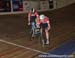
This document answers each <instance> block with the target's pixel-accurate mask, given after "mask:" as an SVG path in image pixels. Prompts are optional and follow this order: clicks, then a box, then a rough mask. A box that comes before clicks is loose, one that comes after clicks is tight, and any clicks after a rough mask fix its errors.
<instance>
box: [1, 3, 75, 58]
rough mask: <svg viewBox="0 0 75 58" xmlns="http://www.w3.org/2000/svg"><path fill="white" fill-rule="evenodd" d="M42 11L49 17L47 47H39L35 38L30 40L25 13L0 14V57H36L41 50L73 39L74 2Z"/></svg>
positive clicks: (74, 36)
mask: <svg viewBox="0 0 75 58" xmlns="http://www.w3.org/2000/svg"><path fill="white" fill-rule="evenodd" d="M44 13H45V14H46V15H47V16H49V17H50V18H51V19H50V20H51V31H50V46H49V47H48V48H43V47H41V46H40V45H39V43H38V41H37V40H36V39H33V40H32V41H31V40H30V35H29V32H28V31H29V29H28V26H27V14H19V15H1V16H0V58H38V54H40V53H41V52H48V51H51V50H53V49H55V48H56V47H58V46H60V45H61V44H62V43H64V42H66V41H67V40H70V39H73V40H75V4H72V5H69V6H67V7H64V8H61V9H57V10H54V11H48V12H44ZM10 42H12V43H15V44H18V45H21V46H23V48H21V47H17V46H16V45H14V44H10ZM25 47H28V48H32V49H35V50H38V51H41V52H38V51H34V50H31V49H26V48H25Z"/></svg>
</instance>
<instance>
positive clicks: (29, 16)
mask: <svg viewBox="0 0 75 58" xmlns="http://www.w3.org/2000/svg"><path fill="white" fill-rule="evenodd" d="M28 23H30V13H29V14H28Z"/></svg>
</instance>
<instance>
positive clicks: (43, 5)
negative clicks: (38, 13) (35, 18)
mask: <svg viewBox="0 0 75 58" xmlns="http://www.w3.org/2000/svg"><path fill="white" fill-rule="evenodd" d="M40 8H41V10H47V9H49V2H48V1H40Z"/></svg>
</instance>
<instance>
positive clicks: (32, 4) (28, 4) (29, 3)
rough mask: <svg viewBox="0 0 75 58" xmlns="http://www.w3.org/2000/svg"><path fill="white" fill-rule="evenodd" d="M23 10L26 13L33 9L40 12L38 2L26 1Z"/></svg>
mask: <svg viewBox="0 0 75 58" xmlns="http://www.w3.org/2000/svg"><path fill="white" fill-rule="evenodd" d="M23 8H24V11H25V12H28V11H29V10H30V9H31V8H34V9H36V10H39V3H38V2H37V1H24V2H23Z"/></svg>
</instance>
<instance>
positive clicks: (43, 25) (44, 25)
mask: <svg viewBox="0 0 75 58" xmlns="http://www.w3.org/2000/svg"><path fill="white" fill-rule="evenodd" d="M40 27H41V28H43V29H46V28H48V23H41V24H40Z"/></svg>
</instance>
